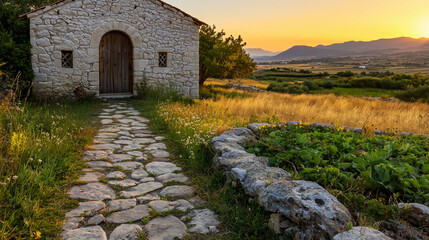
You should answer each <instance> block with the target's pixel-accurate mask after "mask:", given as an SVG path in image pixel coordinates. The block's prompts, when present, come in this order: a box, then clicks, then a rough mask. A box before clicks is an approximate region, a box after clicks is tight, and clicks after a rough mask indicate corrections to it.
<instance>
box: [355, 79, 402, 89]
mask: <svg viewBox="0 0 429 240" xmlns="http://www.w3.org/2000/svg"><path fill="white" fill-rule="evenodd" d="M348 82H349V84H350V85H351V86H352V87H356V88H381V89H405V88H406V87H407V84H406V83H405V82H403V81H399V80H398V81H395V80H392V79H390V78H383V79H379V78H374V77H361V78H353V79H350V80H349V81H348Z"/></svg>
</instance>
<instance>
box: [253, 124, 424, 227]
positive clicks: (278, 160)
mask: <svg viewBox="0 0 429 240" xmlns="http://www.w3.org/2000/svg"><path fill="white" fill-rule="evenodd" d="M247 151H248V152H250V153H255V154H256V155H260V156H266V157H268V159H269V164H270V165H271V166H276V167H281V168H283V169H285V170H287V171H289V172H291V173H293V177H294V178H295V179H304V180H309V181H314V182H317V183H319V184H320V185H322V186H324V187H325V188H326V189H328V190H329V191H330V192H331V193H332V194H334V195H335V196H337V197H338V199H339V200H340V201H342V202H343V203H344V204H345V205H346V206H348V207H349V208H351V209H352V210H355V211H358V212H364V213H365V214H367V215H368V214H369V215H371V216H372V217H373V218H374V219H385V218H388V217H390V216H392V215H394V214H395V209H394V208H393V207H392V206H391V205H390V204H389V203H390V202H397V201H403V202H419V203H422V204H426V205H427V204H429V175H428V173H429V153H428V151H429V141H428V138H427V137H425V136H412V135H411V136H408V137H404V136H388V135H383V136H372V137H365V136H364V135H363V134H357V133H353V132H348V131H343V130H342V129H337V130H329V129H324V130H320V129H313V128H311V126H308V125H302V124H301V125H299V126H297V127H285V128H282V129H278V128H277V127H275V128H270V127H268V128H266V127H265V128H263V129H262V130H261V133H260V134H259V135H258V141H257V142H256V144H254V145H252V146H249V147H248V148H247Z"/></svg>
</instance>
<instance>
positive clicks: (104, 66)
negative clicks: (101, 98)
mask: <svg viewBox="0 0 429 240" xmlns="http://www.w3.org/2000/svg"><path fill="white" fill-rule="evenodd" d="M99 51H100V62H99V64H100V65H99V66H100V94H106V93H131V92H132V91H133V67H132V63H133V61H132V60H133V59H132V56H133V46H132V44H131V40H130V38H129V37H128V36H127V35H125V34H124V33H122V32H119V31H111V32H108V33H106V34H105V35H104V36H103V37H102V38H101V41H100V49H99Z"/></svg>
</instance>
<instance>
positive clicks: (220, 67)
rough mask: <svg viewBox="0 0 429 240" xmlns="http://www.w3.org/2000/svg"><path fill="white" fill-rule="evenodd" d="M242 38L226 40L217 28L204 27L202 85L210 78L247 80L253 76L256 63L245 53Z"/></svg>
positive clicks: (202, 29)
mask: <svg viewBox="0 0 429 240" xmlns="http://www.w3.org/2000/svg"><path fill="white" fill-rule="evenodd" d="M244 46H246V43H245V42H244V41H243V39H242V38H241V36H238V38H235V37H233V36H229V37H227V38H225V32H224V31H223V30H222V31H220V32H217V31H216V26H213V27H211V26H207V25H206V26H202V27H201V31H200V80H199V82H200V84H203V83H204V81H205V80H207V78H209V77H218V78H220V79H227V78H228V79H234V78H245V77H249V76H251V75H252V74H253V71H254V70H255V69H256V63H255V62H254V61H253V59H252V58H250V56H249V55H248V54H247V53H246V52H245V51H244Z"/></svg>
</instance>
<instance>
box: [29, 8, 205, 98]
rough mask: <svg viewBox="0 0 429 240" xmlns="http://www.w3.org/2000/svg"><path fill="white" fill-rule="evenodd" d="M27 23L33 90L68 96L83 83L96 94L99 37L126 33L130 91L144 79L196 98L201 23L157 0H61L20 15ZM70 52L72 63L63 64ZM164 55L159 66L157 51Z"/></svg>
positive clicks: (83, 85) (97, 86)
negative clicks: (130, 81)
mask: <svg viewBox="0 0 429 240" xmlns="http://www.w3.org/2000/svg"><path fill="white" fill-rule="evenodd" d="M21 17H26V18H28V19H29V21H30V37H31V44H32V66H33V70H34V73H35V79H34V86H33V93H34V94H35V95H36V96H38V97H47V96H54V97H55V96H61V95H71V94H73V90H74V89H75V88H76V87H78V86H82V87H85V88H86V89H89V91H90V92H93V93H94V94H96V95H98V94H99V84H100V79H99V78H100V73H99V70H100V59H99V58H100V50H99V45H100V40H101V38H102V37H103V36H104V35H105V34H106V33H109V32H111V31H119V32H121V33H124V34H125V35H126V36H127V37H128V38H129V40H130V41H131V45H132V61H131V64H132V81H133V82H132V83H131V84H132V85H133V87H132V91H133V93H134V94H136V93H137V92H136V90H137V84H138V83H139V82H140V81H142V79H143V77H144V76H145V77H146V78H147V81H148V82H149V83H150V84H152V85H160V86H163V87H168V86H170V87H172V88H175V89H176V90H178V91H180V92H181V93H184V94H186V95H189V96H191V97H197V96H198V94H199V92H198V74H199V66H198V65H199V26H200V25H203V24H204V23H203V22H201V21H199V20H198V19H196V18H194V17H191V16H190V15H188V14H186V13H184V12H183V11H181V10H179V9H177V8H175V7H173V6H171V5H169V4H166V3H164V2H162V1H159V0H62V1H58V2H56V3H54V4H51V5H48V6H45V7H43V8H40V9H36V10H35V11H32V12H30V13H27V14H24V15H22V16H21ZM64 51H68V52H72V59H71V61H72V62H71V64H72V66H73V67H68V68H67V67H64V66H63V65H62V64H63V63H62V57H63V55H62V54H63V52H64ZM160 52H162V53H167V67H160V66H159V65H158V62H159V59H158V58H159V53H160Z"/></svg>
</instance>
